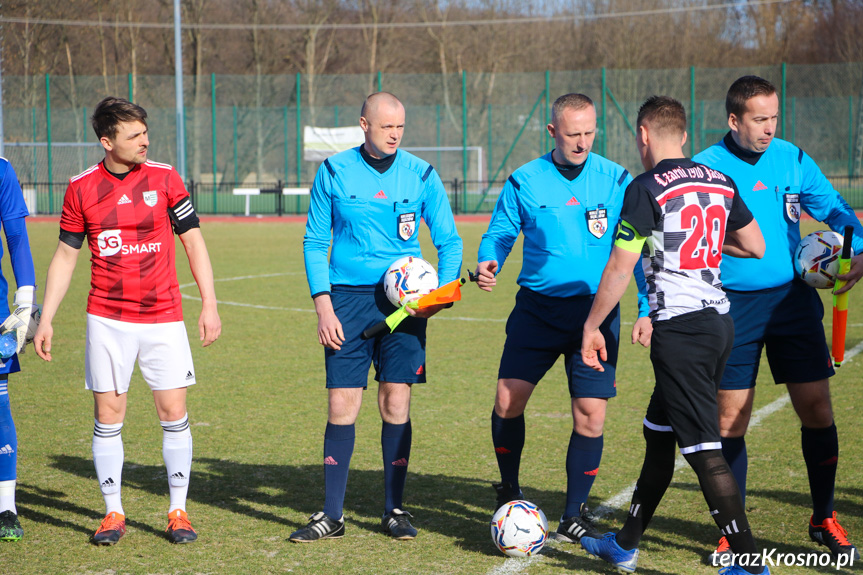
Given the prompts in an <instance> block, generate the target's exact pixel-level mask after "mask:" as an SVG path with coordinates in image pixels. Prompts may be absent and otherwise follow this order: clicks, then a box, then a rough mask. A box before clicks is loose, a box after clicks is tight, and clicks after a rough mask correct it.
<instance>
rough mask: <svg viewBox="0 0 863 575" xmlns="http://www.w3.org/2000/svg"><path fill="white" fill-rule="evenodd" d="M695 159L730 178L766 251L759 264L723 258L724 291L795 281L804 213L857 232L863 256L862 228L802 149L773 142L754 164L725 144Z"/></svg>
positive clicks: (832, 226)
mask: <svg viewBox="0 0 863 575" xmlns="http://www.w3.org/2000/svg"><path fill="white" fill-rule="evenodd" d="M693 160H695V161H696V162H701V163H703V164H706V165H707V166H709V167H711V168H715V169H717V170H719V171H720V172H724V173H725V174H727V175H729V176H731V178H732V179H733V180H734V182H735V183H736V184H737V189H738V190H739V192H740V197H742V198H743V201H744V202H746V205H747V206H748V207H749V210H750V211H751V212H752V215H753V216H755V220H756V221H757V222H758V226H759V227H760V228H761V233H762V234H763V235H764V241H765V243H766V245H767V249H766V251H765V253H764V257H763V258H761V259H752V258H735V257H731V256H723V258H722V265H721V266H720V270H721V272H722V284H723V286H724V287H726V288H728V289H732V290H737V291H755V290H762V289H767V288H773V287H777V286H781V285H784V284H786V283H788V282H790V281H791V280H792V279H794V275H795V265H794V251H795V249H796V248H797V244H798V243H800V224H799V219H800V213H801V212H800V210H801V209H802V210H803V211H805V212H806V213H807V214H809V215H810V216H812V218H814V219H815V220H818V221H820V222H824V223H825V224H827V225H828V226H829V227H830V229H832V230H834V231H836V232H839V233H840V234H841V233H843V232H844V230H845V226H846V225H851V226H853V227H854V241H853V243H852V247H853V248H854V253H856V254H859V253H863V226H861V225H860V221H859V220H858V219H857V217H856V215H855V214H854V210H852V209H851V208H850V207H849V206H848V204H847V202H845V200H844V199H843V198H842V196H841V195H839V192H837V191H836V190H835V189H834V188H833V186H832V185H831V184H830V182H829V181H828V180H827V178H826V177H825V176H824V174H823V173H821V170H820V169H819V168H818V166H817V165H816V164H815V162H814V160H812V158H810V157H809V156H808V155H807V154H806V153H805V152H804V151H803V150H801V149H800V148H798V147H797V146H795V145H794V144H791V143H789V142H786V141H784V140H780V139H778V138H774V139H773V141H772V142H771V143H770V146H768V148H767V150H766V151H765V152H764V153H763V154H762V155H761V157H760V158H758V160H757V161H756V162H755V164H754V165H753V164H750V163H749V162H746V161H744V160H743V159H741V158H739V157H737V155H735V154H734V153H733V152H732V151H731V150H730V149H729V148H728V144H727V142H726V140H723V141H721V142H718V143H717V144H714V145H713V146H710V147H709V148H707V149H706V150H704V151H703V152H701V153H700V154H698V155H696V156H695V157H694V158H693Z"/></svg>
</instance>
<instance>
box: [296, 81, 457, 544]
mask: <svg viewBox="0 0 863 575" xmlns="http://www.w3.org/2000/svg"><path fill="white" fill-rule="evenodd" d="M360 127H361V128H362V129H363V132H364V133H365V142H364V143H363V144H362V145H360V146H359V147H357V148H353V149H350V150H346V151H344V152H341V153H339V154H336V155H335V156H332V157H331V158H329V159H327V160H325V161H324V163H323V165H322V166H321V167H320V168H319V169H318V173H317V176H316V177H315V182H314V185H313V186H312V191H311V206H310V208H309V216H308V223H307V224H306V235H305V239H304V242H303V254H304V257H305V265H306V276H307V279H308V282H309V289H310V291H311V295H312V298H313V299H314V302H315V311H316V312H317V314H318V341H319V342H320V344H321V345H323V346H324V348H325V349H324V358H325V365H326V374H327V384H326V385H327V393H328V405H329V409H328V415H327V427H326V432H325V433H324V453H323V464H324V480H325V492H326V493H325V497H324V506H323V509H322V510H321V511H319V512H317V513H315V514H314V515H312V516H311V518H310V521H309V523H308V524H307V525H306V526H305V527H303V528H301V529H298V530H297V531H295V532H294V533H292V534H291V536H290V540H291V541H293V542H296V543H308V542H312V541H318V540H321V539H331V538H337V537H342V536H343V535H344V533H345V518H344V514H343V509H342V508H343V505H344V499H345V489H346V487H347V480H348V467H349V465H350V460H351V456H352V455H353V450H354V439H355V431H354V423H355V422H356V419H357V415H358V413H359V409H360V405H361V403H362V397H363V390H364V389H365V388H366V385H367V380H368V372H369V365H370V364H373V365H374V368H375V379H376V380H377V381H378V382H379V384H378V405H379V409H380V414H381V419H382V420H383V424H382V428H381V449H382V452H383V466H384V513H383V516H382V518H381V527H382V528H383V530H384V531H385V532H386V533H387V534H389V535H390V536H391V537H393V538H394V539H397V540H410V539H413V538H415V537H416V535H417V530H416V529H415V528H414V527H413V525H411V522H410V518H411V514H410V513H408V512H407V511H405V510H404V509H403V508H402V496H403V492H404V487H405V479H406V477H407V470H408V463H409V461H410V450H411V438H412V428H411V420H410V399H411V387H412V385H413V384H415V383H424V382H425V381H426V362H425V343H426V322H427V318H429V317H431V316H432V315H434V314H435V313H437V312H438V311H440V309H441V308H442V307H443V306H431V307H426V308H423V309H420V310H409V313H410V314H411V315H412V316H414V317H409V318H407V319H406V320H405V321H403V322H402V323H401V324H400V325H399V326H398V327H397V328H396V329H395V331H394V332H393V333H392V334H386V335H379V336H377V337H374V338H371V339H363V338H362V337H361V334H362V332H363V330H365V329H367V328H369V327H371V326H373V325H375V324H377V323H379V322H380V321H382V320H383V319H384V318H386V317H387V316H388V315H389V314H390V313H391V312H392V311H394V308H393V306H392V304H391V303H389V300H388V299H387V298H386V295H384V291H383V282H382V280H383V276H384V272H386V270H387V268H389V266H390V264H391V263H393V262H394V261H395V260H397V259H399V258H401V257H403V256H417V257H420V256H421V251H420V245H419V225H418V224H419V222H420V219H422V220H424V221H425V222H426V224H427V225H428V228H429V231H430V233H431V240H432V243H433V244H434V246H435V248H436V249H437V252H438V258H439V265H438V277H439V278H440V283H441V285H443V284H445V283H448V282H450V281H453V280H455V279H457V278H458V277H459V270H460V268H461V258H462V241H461V238H459V236H458V233H457V231H456V227H455V221H454V220H453V216H452V211H451V209H450V206H449V200H448V199H447V195H446V191H445V190H444V188H443V184H442V183H441V180H440V177H439V176H438V175H437V173H436V172H435V170H434V168H432V166H430V165H429V164H428V163H426V162H424V161H423V160H421V159H419V158H417V157H415V156H413V155H411V154H409V153H407V152H405V151H402V150H399V149H398V148H399V145H400V144H401V139H402V135H403V133H404V128H405V109H404V106H403V105H402V103H401V102H400V101H399V100H398V98H396V97H395V96H393V95H392V94H389V93H386V92H378V93H376V94H372V95H371V96H369V97H368V98H367V99H366V101H365V103H364V104H363V108H362V112H361V117H360ZM331 243H332V250H331V251H329V260H328V259H327V253H328V250H330V244H331Z"/></svg>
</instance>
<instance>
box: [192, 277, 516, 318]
mask: <svg viewBox="0 0 863 575" xmlns="http://www.w3.org/2000/svg"><path fill="white" fill-rule="evenodd" d="M301 273H302V272H284V273H275V274H260V275H252V276H236V277H232V278H221V279H216V280H214V281H217V282H233V281H240V280H253V279H259V278H273V277H279V276H297V275H301ZM196 285H197V284H196V283H195V282H190V283H187V284H181V285H180V286H179V287H180V289H181V290H182V289H186V288H190V287H195V286H196ZM180 295H181V296H182V298H183V299H188V300H193V301H201V298H200V297H199V296H193V295H186V294H184V293H181V294H180ZM216 303H218V304H219V305H232V306H236V307H250V308H254V309H268V310H276V311H296V312H301V313H314V312H315V310H313V309H306V308H300V307H281V306H272V305H260V304H253V303H246V302H239V301H224V300H216ZM438 319H443V320H448V321H488V322H495V323H499V322H505V321H506V319H500V318H494V317H490V318H484V317H460V316H456V317H447V316H440V317H439V318H438Z"/></svg>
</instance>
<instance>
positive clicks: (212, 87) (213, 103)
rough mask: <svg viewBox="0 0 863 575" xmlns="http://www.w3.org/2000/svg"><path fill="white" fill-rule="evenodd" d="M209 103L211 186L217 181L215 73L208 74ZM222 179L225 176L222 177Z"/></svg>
mask: <svg viewBox="0 0 863 575" xmlns="http://www.w3.org/2000/svg"><path fill="white" fill-rule="evenodd" d="M210 94H211V96H210V100H211V102H210V105H211V108H212V110H213V187H215V186H216V182H217V181H218V179H217V176H216V168H217V166H218V156H217V154H216V150H217V148H216V74H210ZM222 179H223V180H224V179H225V178H224V177H222Z"/></svg>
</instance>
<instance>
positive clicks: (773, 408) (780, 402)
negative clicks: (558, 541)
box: [487, 341, 863, 575]
mask: <svg viewBox="0 0 863 575" xmlns="http://www.w3.org/2000/svg"><path fill="white" fill-rule="evenodd" d="M861 351H863V341H861V342H860V343H858V344H857V345H855V346H854V347H853V348H851V349H850V350H848V351H847V352H845V361H850V360H851V358H853V357H854V356H855V355H857V354H858V353H860V352H861ZM790 401H791V399H790V398H789V397H788V394H787V393H786V394H784V395H782V396H780V397H778V398H776V399H774V400H773V401H771V402H770V403H768V404H767V405H765V406H764V407H762V408H761V409H759V410H758V411H756V412H755V413H754V414H752V418H751V419H750V420H749V427H750V428H752V427H756V426H757V425H760V424H761V422H762V421H763V420H764V419H765V418H767V417H768V416H770V415H773V414H774V413H776V412H777V411H779V410H780V409H782V408H783V407H785V406H786V405H787V404H788V403H790ZM686 465H687V463H686V460H685V459H684V458H683V457H682V456H680V455H678V456H677V459H676V460H675V462H674V470H675V471H677V470H678V469H682V468H684V467H686ZM633 491H635V483H633V484H632V485H630V486H629V487H627V488H626V489H624V490H623V491H621V492H620V493H618V494H617V495H614V496H612V497H609V498H608V499H606V500H605V501H603V502H602V503H601V504H600V505H599V507H597V508H596V509H595V510H593V511H594V513H595V514H596V515H597V516H600V517H605V516H608V515H610V514H611V513H612V512H613V511H614V510H615V509H618V508H620V507H621V506H623V505H624V504H626V503H628V502H629V501H630V499H632V492H633ZM542 560H543V555H542V554H541V553H540V554H539V555H533V556H531V557H527V558H524V559H516V558H512V557H511V558H508V559H506V560H504V562H503V564H501V565H498V566H497V567H493V568H492V569H490V570H489V571H488V573H487V575H516V574H518V573H522V572H524V571H526V570H527V568H528V567H530V565H532V564H533V563H538V562H539V561H542Z"/></svg>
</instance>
